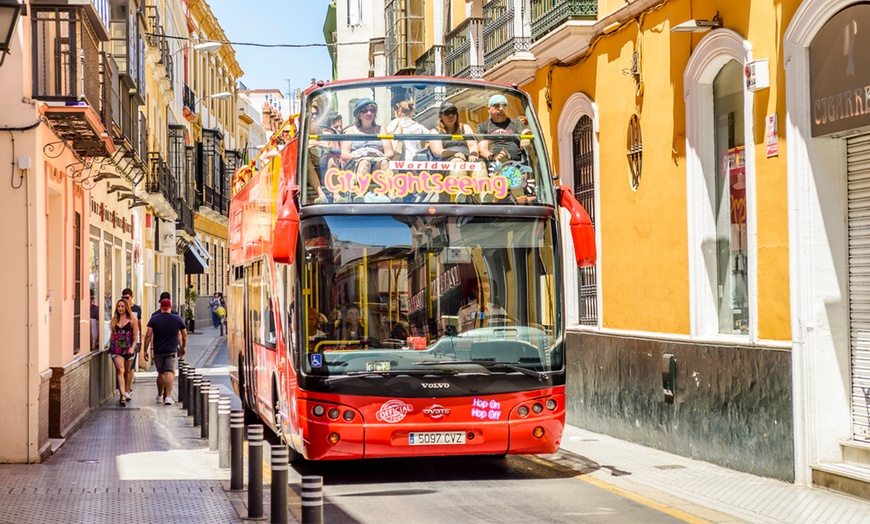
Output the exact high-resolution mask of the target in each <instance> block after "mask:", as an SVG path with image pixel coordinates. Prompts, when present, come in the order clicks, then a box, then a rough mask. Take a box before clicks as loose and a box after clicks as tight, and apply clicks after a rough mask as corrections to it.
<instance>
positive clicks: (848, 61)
mask: <svg viewBox="0 0 870 524" xmlns="http://www.w3.org/2000/svg"><path fill="white" fill-rule="evenodd" d="M868 56H870V4H856V5H853V6H851V7H848V8H846V9H843V10H842V11H840V12H839V13H837V14H836V15H834V16H833V17H831V19H830V20H828V22H827V23H825V25H824V26H823V27H822V28H821V29H820V30H819V32H818V33H817V34H816V36H815V38H813V43H812V44H811V45H810V84H811V87H810V97H811V100H810V114H811V116H812V135H813V136H823V135H828V134H831V133H836V132H839V131H845V130H849V129H855V128H858V127H862V126H867V125H870V63H868V61H867V57H868Z"/></svg>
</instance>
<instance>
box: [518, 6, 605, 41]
mask: <svg viewBox="0 0 870 524" xmlns="http://www.w3.org/2000/svg"><path fill="white" fill-rule="evenodd" d="M531 2H532V4H531V7H532V9H531V11H532V42H537V41H538V40H540V39H541V38H542V37H544V36H546V35H547V34H548V33H549V32H550V31H552V30H553V29H555V28H557V27H559V26H560V25H562V24H564V23H565V22H568V21H569V20H593V21H594V20H595V19H596V18H597V17H598V0H531Z"/></svg>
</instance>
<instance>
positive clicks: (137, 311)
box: [121, 288, 142, 400]
mask: <svg viewBox="0 0 870 524" xmlns="http://www.w3.org/2000/svg"><path fill="white" fill-rule="evenodd" d="M121 298H123V299H124V300H126V301H127V302H129V303H130V311H132V312H133V316H135V317H136V321H137V322H138V324H139V337H137V338H136V340H135V342H136V344H137V345H139V344H141V342H142V308H141V307H140V306H139V305H138V304H136V303H135V302H134V301H133V290H132V289H130V288H124V291H121ZM137 369H139V352H138V351H136V352H135V354H134V355H133V365H132V366H130V373H128V374H127V400H129V399H130V396H132V395H133V382H134V381H135V380H136V377H135V371H136V370H137Z"/></svg>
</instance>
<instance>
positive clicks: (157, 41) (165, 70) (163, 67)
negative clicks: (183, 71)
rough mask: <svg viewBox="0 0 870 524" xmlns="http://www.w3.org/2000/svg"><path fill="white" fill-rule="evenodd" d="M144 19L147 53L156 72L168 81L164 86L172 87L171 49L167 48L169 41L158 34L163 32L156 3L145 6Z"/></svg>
mask: <svg viewBox="0 0 870 524" xmlns="http://www.w3.org/2000/svg"><path fill="white" fill-rule="evenodd" d="M145 21H146V27H147V29H148V35H147V36H146V37H145V43H146V44H147V45H148V49H147V51H146V53H147V55H148V56H149V57H150V59H151V60H153V63H154V66H155V69H156V70H157V73H158V74H160V75H162V76H163V78H164V79H166V80H168V82H161V83H163V84H165V85H164V86H162V87H164V88H166V89H171V88H172V73H173V67H172V50H171V49H170V48H169V42H168V41H167V40H166V39H165V38H162V37H160V36H156V35H163V34H165V32H164V30H163V25H162V24H161V23H160V14H159V13H158V12H157V6H156V5H146V6H145Z"/></svg>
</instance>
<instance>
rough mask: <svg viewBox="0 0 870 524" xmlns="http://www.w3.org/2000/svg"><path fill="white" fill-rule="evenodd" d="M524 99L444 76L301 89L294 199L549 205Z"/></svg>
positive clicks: (541, 155) (536, 131)
mask: <svg viewBox="0 0 870 524" xmlns="http://www.w3.org/2000/svg"><path fill="white" fill-rule="evenodd" d="M529 102H530V100H529V99H528V97H527V95H525V94H524V93H523V92H522V91H519V90H517V89H513V88H511V87H507V86H496V85H487V84H483V83H475V82H457V81H454V80H446V79H438V78H431V79H428V78H427V79H421V78H414V79H410V78H409V79H407V80H403V79H401V78H399V79H386V80H371V81H356V82H353V83H349V84H342V83H341V82H337V83H334V84H327V85H326V86H323V87H318V88H313V89H312V90H310V91H309V92H308V93H306V96H305V99H304V103H303V112H302V121H301V122H300V124H301V132H302V133H301V140H302V147H300V161H299V173H300V176H299V177H298V180H299V185H300V191H301V199H300V203H301V204H302V205H307V204H325V203H344V202H346V203H357V204H358V203H378V202H381V203H386V202H402V203H422V204H431V203H451V204H510V205H549V206H552V205H554V195H553V193H552V185H551V184H549V183H540V182H541V180H542V177H546V176H548V173H549V170H548V167H547V166H548V164H547V162H548V161H547V157H546V151H545V148H544V144H543V141H542V140H541V138H540V137H541V133H540V127H539V125H538V122H537V121H536V120H535V117H534V111H533V110H532V108H531V107H530V106H529Z"/></svg>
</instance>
